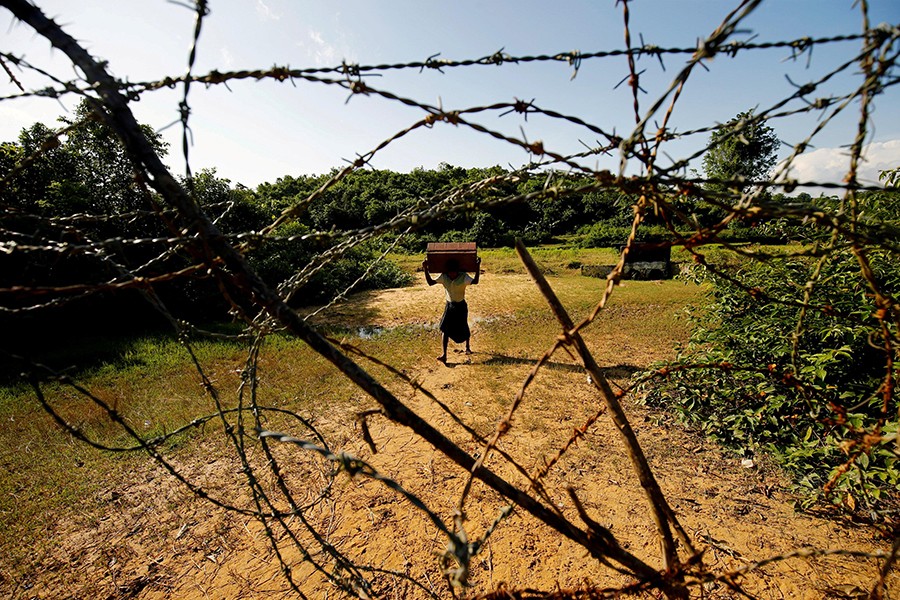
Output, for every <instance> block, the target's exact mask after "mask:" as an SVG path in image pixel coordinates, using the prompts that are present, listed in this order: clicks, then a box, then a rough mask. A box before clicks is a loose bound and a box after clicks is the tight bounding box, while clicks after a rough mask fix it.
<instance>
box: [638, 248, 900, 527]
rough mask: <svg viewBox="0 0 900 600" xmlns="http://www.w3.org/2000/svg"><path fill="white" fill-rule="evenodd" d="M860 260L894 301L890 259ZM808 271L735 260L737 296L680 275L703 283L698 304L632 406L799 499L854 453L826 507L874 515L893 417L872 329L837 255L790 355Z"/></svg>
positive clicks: (867, 297)
mask: <svg viewBox="0 0 900 600" xmlns="http://www.w3.org/2000/svg"><path fill="white" fill-rule="evenodd" d="M868 257H869V259H870V260H871V261H872V265H873V267H874V269H875V276H876V278H877V280H878V282H879V284H880V286H882V289H883V290H887V291H888V292H896V291H897V290H898V288H900V266H898V264H897V261H896V260H895V258H894V257H893V256H891V255H890V254H888V253H886V252H884V251H870V252H869V254H868ZM811 267H812V261H811V260H809V259H806V260H804V259H800V258H789V259H784V260H782V261H777V262H776V261H768V262H764V263H758V262H750V261H746V262H745V263H743V264H742V266H741V267H740V268H739V269H738V270H737V271H736V272H734V273H733V274H734V275H735V276H736V277H737V279H738V280H740V281H741V282H743V284H744V285H745V286H746V289H744V288H742V287H739V286H737V285H735V284H734V283H733V282H732V281H729V280H728V279H725V278H723V277H720V276H718V275H716V274H714V273H712V272H710V271H708V270H706V269H704V268H702V267H695V268H694V271H693V274H692V275H691V276H692V277H693V278H694V279H695V280H696V281H698V282H701V283H705V284H710V285H709V292H708V296H707V303H706V305H705V306H703V307H701V308H699V309H697V310H696V311H695V312H693V314H692V317H691V318H692V319H693V320H694V321H695V329H694V332H693V335H692V337H691V340H690V342H689V344H688V345H687V347H685V348H682V349H681V350H680V352H679V355H678V358H677V360H676V361H674V363H672V364H670V365H668V366H666V367H664V371H663V372H664V373H666V374H667V375H666V376H665V377H664V378H663V379H653V380H651V382H649V383H648V384H646V385H645V388H644V391H645V395H644V399H645V401H646V402H647V403H649V404H651V405H655V406H665V407H668V408H671V409H674V411H675V412H676V413H677V414H678V415H679V416H680V417H681V418H683V419H684V420H685V421H688V422H690V423H694V424H696V425H697V426H699V427H700V428H701V429H702V430H703V431H704V432H706V433H707V434H708V435H710V436H712V437H713V438H715V439H717V440H720V441H722V442H723V443H725V444H726V445H728V446H731V447H733V448H735V449H737V450H739V451H741V452H743V453H744V454H745V455H749V454H753V453H756V452H760V451H763V452H766V453H767V454H769V455H770V456H772V457H774V458H775V459H776V460H777V462H778V463H780V464H781V465H782V466H783V467H785V468H786V469H787V470H788V471H789V472H790V473H792V474H793V476H794V477H795V481H796V482H797V484H798V486H799V487H800V488H802V489H805V490H807V491H808V492H810V494H809V495H808V496H807V501H808V502H811V501H813V500H815V498H816V497H817V496H816V493H814V492H817V491H818V492H821V490H822V488H823V486H825V484H826V483H827V482H829V481H830V480H831V479H832V478H834V477H835V476H836V475H837V474H839V470H842V465H845V463H847V462H848V458H849V457H852V456H856V459H855V460H854V461H853V463H852V465H851V466H850V469H849V470H848V471H847V472H846V473H845V474H844V475H843V476H842V477H840V478H838V479H837V480H836V486H835V488H834V489H835V491H836V493H833V494H831V495H830V496H829V500H830V501H831V502H834V503H840V504H843V505H844V506H845V507H847V508H849V509H855V510H866V511H867V512H868V514H869V515H871V516H873V517H877V516H883V514H884V513H885V512H887V511H892V510H894V508H895V507H896V503H897V492H898V485H900V468H898V467H900V465H898V464H897V458H898V455H897V452H896V447H895V436H896V431H897V415H896V409H895V408H893V407H891V408H890V409H889V410H888V411H887V413H883V412H882V411H883V402H884V395H883V389H882V387H881V385H882V382H883V379H884V375H885V372H886V371H885V368H886V364H888V363H887V361H886V356H885V352H884V350H883V349H879V348H878V345H879V343H882V344H883V341H879V340H880V335H881V334H880V333H879V332H881V331H882V329H881V322H879V321H877V320H876V318H875V317H874V316H873V315H874V313H875V306H874V303H873V299H872V296H871V294H870V293H869V292H870V290H869V289H868V286H867V282H866V281H865V280H863V279H862V278H861V277H860V274H859V264H858V263H857V262H856V259H855V257H854V256H853V255H852V254H850V253H845V255H843V256H840V255H838V256H837V257H835V258H833V259H831V260H829V261H828V262H827V263H826V265H825V267H824V269H823V272H822V277H821V278H820V279H819V281H818V283H817V284H816V286H815V287H814V296H813V304H814V306H815V307H819V308H818V309H815V308H813V309H810V310H809V311H807V313H806V315H805V318H804V319H803V321H802V328H801V334H800V336H799V338H798V342H797V345H796V349H795V347H794V343H793V339H794V334H795V331H796V330H797V327H798V319H799V313H800V308H799V306H798V305H797V304H796V302H801V301H802V293H803V289H804V285H805V284H806V282H807V281H808V279H809V276H810V272H811ZM748 290H751V291H752V293H748ZM896 333H897V332H896V331H892V332H891V335H892V336H896ZM690 365H708V366H707V367H705V368H696V367H690ZM879 420H881V423H883V426H881V427H880V435H881V438H880V441H878V442H877V443H875V444H874V445H873V446H872V447H871V448H869V449H868V450H866V451H865V452H862V453H861V454H859V450H860V449H862V448H864V445H863V444H862V442H863V441H864V439H865V436H866V435H867V434H872V433H874V434H875V435H879V428H878V423H879ZM868 439H869V440H873V439H876V440H877V439H878V438H877V437H876V438H871V437H870V438H868Z"/></svg>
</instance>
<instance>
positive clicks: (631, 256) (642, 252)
mask: <svg viewBox="0 0 900 600" xmlns="http://www.w3.org/2000/svg"><path fill="white" fill-rule="evenodd" d="M614 268H615V265H584V266H582V267H581V274H582V275H585V276H587V277H606V276H607V275H609V274H610V273H612V270H613V269H614ZM674 273H675V269H674V268H673V266H672V247H671V246H667V245H662V244H650V243H641V242H635V243H634V244H632V245H631V248H630V249H629V251H628V256H626V257H625V268H624V269H622V278H623V279H637V280H642V281H649V280H656V279H671V278H672V276H673V275H674Z"/></svg>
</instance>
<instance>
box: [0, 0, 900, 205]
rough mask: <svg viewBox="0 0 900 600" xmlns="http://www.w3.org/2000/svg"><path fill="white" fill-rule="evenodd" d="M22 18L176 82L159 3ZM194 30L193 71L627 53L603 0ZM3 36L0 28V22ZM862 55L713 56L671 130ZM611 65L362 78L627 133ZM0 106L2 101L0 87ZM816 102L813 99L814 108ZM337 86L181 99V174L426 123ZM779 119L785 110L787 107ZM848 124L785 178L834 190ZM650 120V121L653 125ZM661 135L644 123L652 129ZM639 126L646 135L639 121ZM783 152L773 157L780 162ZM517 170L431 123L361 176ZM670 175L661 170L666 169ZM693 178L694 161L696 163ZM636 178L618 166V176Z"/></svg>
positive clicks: (627, 116) (780, 52)
mask: <svg viewBox="0 0 900 600" xmlns="http://www.w3.org/2000/svg"><path fill="white" fill-rule="evenodd" d="M36 2H37V4H38V5H39V6H41V7H42V8H43V10H44V11H45V12H46V13H47V14H48V15H50V16H53V17H56V18H57V20H58V21H59V22H60V23H61V24H63V25H64V26H65V27H66V29H67V31H69V32H70V33H72V34H73V35H74V36H75V37H76V38H77V39H79V40H80V41H81V42H83V43H84V45H85V46H86V47H87V48H88V49H89V50H90V51H91V52H92V54H94V55H95V56H97V57H101V58H103V59H106V60H108V61H109V65H110V69H111V70H112V72H113V73H114V74H115V75H116V76H118V77H120V78H127V79H129V80H131V81H144V80H155V79H160V78H162V77H164V76H166V75H180V74H182V73H183V72H184V71H185V69H186V64H187V54H188V49H189V46H190V42H191V35H192V32H193V26H194V23H193V13H192V12H191V11H190V10H188V9H187V8H185V7H184V6H181V5H178V4H175V3H172V2H167V1H165V0H118V1H113V0H105V1H101V0H80V1H79V2H71V1H66V0H54V1H49V0H48V1H42V0H36ZM736 4H737V2H730V1H726V0H633V1H632V2H630V3H629V7H630V13H631V32H632V38H633V39H632V44H633V45H638V44H639V43H640V37H639V35H642V36H643V40H644V42H646V43H648V44H654V45H657V46H660V47H693V46H696V43H697V40H698V39H699V38H702V37H706V36H707V35H708V34H709V33H710V32H711V31H712V30H713V29H714V28H715V27H716V26H717V25H718V24H719V23H720V22H721V20H722V18H723V17H724V16H725V15H726V14H727V13H728V12H729V11H730V10H731V9H732V8H734V7H735V6H736ZM210 6H211V10H212V12H211V14H210V15H209V17H208V18H207V19H206V21H205V22H204V26H203V33H202V35H201V38H200V45H199V53H198V59H197V64H196V66H195V72H198V73H204V72H207V71H210V70H213V69H217V70H219V71H228V70H237V69H266V68H269V67H271V66H273V65H287V66H290V67H292V68H303V67H316V66H335V65H339V64H340V63H341V62H342V61H346V62H348V63H359V64H364V65H372V64H381V63H406V62H411V61H418V60H424V59H425V58H427V57H429V56H432V55H435V54H438V53H440V58H446V59H453V60H462V59H473V58H478V57H481V56H485V55H489V54H493V53H494V52H496V51H498V50H500V49H501V48H503V50H504V52H505V53H507V54H510V55H513V56H528V55H536V54H556V53H559V52H568V51H571V50H580V51H582V52H595V51H603V50H614V49H621V48H624V46H625V43H624V27H623V19H622V9H621V6H616V3H615V1H614V0H594V1H587V0H584V1H578V2H555V3H549V2H540V1H530V0H529V1H519V2H500V1H494V2H488V1H484V0H482V1H480V2H474V1H468V0H463V1H457V2H452V3H447V2H440V3H439V2H431V1H423V0H419V1H412V0H393V1H387V0H385V1H381V2H375V1H372V0H368V1H364V0H357V1H329V2H308V1H302V2H298V1H289V0H213V1H212V2H210ZM870 17H871V20H872V22H873V23H874V24H877V23H880V22H886V23H889V24H892V25H894V26H897V25H898V24H900V2H898V1H897V0H870ZM4 19H5V21H6V23H3V24H4V26H7V25H8V26H7V27H5V35H4V37H3V38H2V39H3V43H2V44H0V50H3V51H5V52H10V53H12V54H15V55H17V56H24V57H25V58H26V59H27V60H28V61H29V62H31V63H33V64H35V65H37V66H41V67H42V68H44V69H47V70H50V71H51V72H53V73H56V74H58V75H59V76H60V77H62V78H65V79H71V78H72V77H73V71H72V68H71V67H70V66H67V65H66V64H65V62H64V60H62V56H61V55H60V53H59V52H55V51H52V50H51V49H50V48H49V47H48V45H47V43H46V42H44V41H43V40H41V39H39V38H37V36H35V34H34V33H33V32H31V31H30V30H29V29H28V28H27V27H26V26H24V25H21V24H17V23H15V22H14V21H13V19H12V18H11V16H10V15H8V14H4V12H3V10H2V9H0V20H4ZM0 22H2V21H0ZM860 24H861V16H860V14H859V10H858V9H857V8H854V7H853V6H852V1H851V0H846V1H845V0H770V1H768V2H764V3H763V4H762V6H761V7H760V8H759V9H758V10H757V11H756V12H755V13H754V14H753V15H752V16H751V17H750V18H749V19H748V20H747V21H746V22H745V24H744V25H745V27H744V29H746V30H747V31H745V32H742V33H740V34H738V35H737V36H736V38H735V39H747V38H749V37H751V36H754V35H755V36H756V38H755V41H759V42H763V41H780V40H790V39H797V38H801V37H804V36H809V37H821V36H831V35H838V34H848V33H855V32H858V31H859V29H860ZM859 47H860V42H858V41H857V42H845V43H839V44H832V45H829V46H827V47H825V46H820V47H816V48H815V49H814V51H813V54H812V60H811V64H810V65H809V66H808V67H807V61H806V57H805V56H804V57H803V58H802V59H801V60H797V61H790V60H786V59H787V58H788V57H789V54H790V53H789V51H787V50H784V49H775V50H758V51H753V52H745V53H741V54H739V55H738V56H737V57H736V58H731V57H727V56H719V57H716V58H715V59H714V60H712V61H710V62H708V63H707V67H708V69H709V70H708V71H706V70H702V69H701V70H696V71H695V72H694V74H693V75H692V77H691V79H690V80H689V82H688V85H687V86H686V90H685V93H684V95H683V97H682V98H681V100H680V101H679V103H678V105H677V106H676V109H675V113H674V115H673V120H672V125H674V127H675V128H676V130H678V131H686V130H689V129H693V128H697V127H703V126H708V125H712V124H714V123H716V122H723V121H726V120H728V119H729V118H731V117H733V116H734V115H735V114H737V113H738V112H740V111H743V110H746V109H748V108H752V107H759V108H760V109H765V108H767V107H769V106H771V105H772V104H773V103H775V102H777V101H778V100H780V99H781V98H784V97H786V96H787V95H789V94H790V93H791V92H792V91H793V88H792V87H791V85H790V83H789V82H788V81H787V79H786V76H788V77H790V78H791V80H793V81H794V82H797V83H801V84H802V83H806V82H808V81H812V80H815V79H816V78H818V77H820V76H821V75H822V74H824V73H827V72H828V71H830V70H831V69H833V68H834V67H835V66H836V65H838V64H840V63H841V62H843V61H845V60H847V59H848V58H849V57H852V56H853V55H854V53H855V52H856V51H857V50H858V48H859ZM686 60H687V56H686V55H677V56H667V57H665V58H664V62H665V67H666V70H665V71H664V70H663V69H662V68H661V66H660V64H659V62H658V61H657V60H656V59H653V58H650V57H645V58H643V59H641V60H640V61H639V63H638V68H639V69H642V70H645V72H644V74H643V75H642V79H641V85H642V87H643V88H644V89H645V90H646V91H647V93H646V94H641V98H640V101H641V110H642V111H643V110H645V109H646V108H647V107H649V106H650V105H651V104H652V102H653V101H654V100H655V99H656V98H657V97H658V96H660V94H662V93H663V92H664V91H665V90H666V88H667V87H668V86H669V84H670V82H671V80H672V78H673V77H674V76H675V74H676V73H677V72H678V71H679V70H680V68H681V67H682V66H683V65H684V62H685V61H686ZM627 73H628V71H627V64H626V59H625V58H624V57H614V58H602V59H592V60H586V61H584V62H583V63H582V64H581V67H580V70H579V72H578V75H577V77H575V78H574V79H572V74H573V69H572V67H570V66H569V65H566V64H565V63H558V62H553V63H547V62H543V63H528V64H509V63H507V64H504V65H503V66H501V67H496V66H475V67H468V68H458V69H447V70H445V71H444V72H443V73H440V72H437V71H432V70H426V71H425V72H422V73H420V72H419V71H418V70H404V71H388V72H384V73H383V76H380V77H372V78H366V83H367V84H368V85H370V86H373V87H376V88H379V89H382V90H387V91H391V92H393V93H395V94H397V95H400V96H405V97H409V98H412V99H415V100H417V101H420V102H424V103H428V104H434V105H437V104H439V103H440V104H441V105H442V106H443V107H444V108H445V109H464V108H469V107H475V106H482V105H487V104H492V103H495V102H508V101H512V100H513V99H514V98H519V99H525V100H532V99H534V101H535V104H537V105H539V106H541V107H543V108H546V109H552V110H555V111H558V112H560V113H565V114H571V115H576V116H578V117H580V118H582V119H583V120H585V121H588V122H590V123H592V124H595V125H597V126H600V127H602V128H603V129H604V130H607V131H613V130H615V131H616V132H617V133H619V134H627V133H629V132H630V131H631V129H632V127H633V126H634V112H633V108H632V98H631V92H630V89H629V88H628V87H627V86H626V85H620V86H619V87H618V88H616V84H618V83H619V82H620V81H621V80H622V79H623V78H624V77H625V76H626V75H627ZM16 75H17V77H18V78H19V79H20V80H21V81H22V82H23V83H24V84H25V85H26V86H27V87H30V88H42V87H46V86H47V85H49V83H48V82H47V81H46V80H45V79H43V78H42V77H40V76H38V75H36V74H34V73H32V72H17V73H16ZM0 81H2V83H0V95H2V96H7V95H13V94H15V93H16V88H15V87H14V86H13V85H12V84H11V83H8V82H7V81H6V78H3V79H2V80H0ZM859 81H860V75H859V73H858V69H856V68H852V69H850V70H849V71H848V72H847V73H846V74H845V75H842V76H840V77H837V78H836V79H835V80H834V81H833V82H831V83H829V85H828V86H827V88H823V89H821V90H820V91H819V92H818V93H817V94H815V96H818V95H824V94H826V93H847V92H849V91H851V90H852V89H854V88H855V86H857V85H858V84H859ZM180 95H181V90H180V89H178V90H163V91H158V92H153V93H152V94H146V95H145V96H144V97H143V98H142V99H141V101H140V102H137V103H134V104H133V106H132V109H133V110H134V112H135V113H136V115H137V116H138V119H139V120H140V121H142V122H144V123H147V124H149V125H151V126H153V127H155V128H162V127H164V126H165V125H168V124H169V123H171V122H173V121H174V120H176V119H177V116H178V102H179V100H180ZM815 96H814V97H815ZM347 97H348V94H347V92H346V91H345V90H343V89H340V88H337V87H336V86H325V85H322V84H316V83H309V82H302V81H298V82H294V83H293V84H292V83H291V82H282V83H277V82H273V81H263V82H255V81H235V82H232V83H230V84H229V89H226V88H225V87H224V86H221V85H220V86H213V87H211V88H209V89H207V88H205V87H203V86H196V85H195V86H193V87H192V92H191V96H190V104H191V107H192V109H193V112H192V116H191V129H192V133H193V145H192V147H191V149H190V160H191V167H192V168H193V170H194V171H197V170H199V169H201V168H216V169H217V172H218V174H219V176H221V177H225V178H228V179H230V180H231V181H232V182H234V183H242V184H244V185H247V186H250V187H254V186H256V185H257V184H259V183H261V182H263V181H274V180H275V179H277V178H278V177H280V176H283V175H300V174H318V173H324V172H327V171H328V170H329V169H331V168H333V167H341V166H343V165H344V164H346V163H345V162H344V160H346V159H353V158H354V157H355V156H356V155H357V154H363V153H365V152H367V151H369V150H370V149H372V148H374V147H375V146H376V145H377V144H378V143H379V142H381V141H382V140H384V139H386V138H388V137H389V136H391V135H393V134H394V133H396V132H398V131H400V130H402V129H404V128H405V127H408V126H409V125H411V124H412V123H414V122H416V121H418V120H419V119H421V118H422V117H423V116H424V115H423V114H422V112H421V111H420V110H418V109H416V108H410V107H406V106H402V105H400V104H398V103H395V102H390V101H387V100H385V99H382V98H378V97H374V96H354V97H353V98H351V99H350V100H349V101H347ZM76 102H77V101H76V99H75V98H74V97H66V98H63V99H62V101H61V103H60V102H57V101H56V100H52V99H44V98H41V99H12V100H4V101H2V102H0V140H4V141H5V140H14V139H15V138H16V136H17V135H18V132H19V130H20V129H21V128H22V127H25V126H27V125H30V124H31V123H33V122H35V121H43V122H44V123H46V124H48V125H54V123H55V121H56V119H57V117H58V116H60V115H64V114H66V110H71V109H72V108H74V106H75V104H76ZM792 106H800V104H799V103H795V104H793V105H792ZM898 107H900V90H898V89H896V88H891V89H889V90H888V91H887V92H886V93H885V94H882V95H880V96H878V97H877V98H876V101H875V112H874V115H873V119H872V129H871V133H870V135H869V138H868V139H867V142H868V143H869V144H870V146H869V150H868V157H869V161H868V162H867V163H866V164H865V166H864V169H863V175H864V176H865V177H866V179H867V180H868V181H869V182H874V178H875V176H876V175H875V174H876V173H877V170H878V169H884V168H890V167H896V166H900V108H898ZM858 115H859V111H858V108H857V107H856V106H853V107H851V108H850V109H848V110H847V111H846V114H844V115H842V116H841V117H840V118H837V119H835V120H834V122H832V123H831V124H830V125H829V126H828V127H827V128H826V129H825V130H824V131H823V132H822V133H821V134H819V135H817V137H816V138H815V139H814V140H813V144H814V147H813V148H811V149H810V151H809V152H808V153H807V154H806V155H805V156H803V157H801V159H800V160H798V161H797V163H796V167H797V168H796V170H795V172H794V173H793V174H794V175H795V176H797V177H798V178H800V179H813V180H833V181H840V179H841V178H842V176H843V175H844V173H846V169H847V164H848V160H847V157H846V150H845V149H843V148H842V147H841V146H845V145H846V144H848V143H849V142H851V141H852V140H853V137H854V135H855V129H856V126H857V125H856V123H857V120H858ZM659 117H661V115H659ZM473 120H475V121H477V122H479V123H481V124H483V125H484V126H486V127H489V128H491V129H495V130H498V131H501V132H503V133H505V134H507V135H512V136H515V137H519V138H521V137H522V135H523V132H524V135H525V137H526V138H527V139H528V141H535V140H542V141H543V143H544V146H545V147H546V148H548V149H552V150H554V151H556V152H558V153H560V154H569V153H574V152H578V151H580V150H581V149H583V145H582V143H588V144H593V143H594V142H595V140H596V135H595V134H592V133H590V132H589V131H587V130H584V129H579V128H576V127H573V126H571V125H567V124H564V123H561V122H560V121H558V120H554V119H548V118H540V117H539V116H538V115H531V116H530V117H529V118H528V120H527V121H526V120H525V119H523V118H522V116H521V115H517V114H509V115H506V116H502V117H501V116H499V113H485V114H483V115H480V116H478V117H475V118H474V119H473ZM657 120H658V119H657ZM651 123H652V121H651ZM771 124H772V126H773V127H774V128H775V130H776V133H777V134H778V135H779V137H780V138H781V139H782V140H783V141H785V142H787V143H789V144H795V143H797V142H799V141H801V140H802V139H804V138H805V137H806V136H807V135H809V133H810V132H811V131H812V128H813V127H814V126H815V124H816V119H815V116H813V115H810V116H801V117H792V118H790V119H781V120H777V121H773V122H772V123H771ZM163 135H164V136H165V138H166V139H167V140H168V141H169V142H170V143H171V144H172V145H171V148H170V155H169V157H168V159H167V162H168V164H169V165H170V166H171V167H172V168H173V170H175V171H176V172H184V168H185V167H184V160H183V156H182V155H181V142H180V138H181V129H180V126H178V125H176V126H173V127H170V128H168V129H166V130H165V131H164V134H163ZM707 137H708V136H707V135H706V134H703V135H699V136H696V137H695V138H693V139H685V140H682V141H678V142H672V143H670V144H668V146H667V147H665V148H664V149H665V150H666V151H667V152H668V154H669V155H670V156H672V157H673V158H675V159H678V158H681V157H682V156H684V155H686V154H688V153H690V152H692V151H694V150H695V149H696V148H698V147H702V145H703V143H704V142H705V141H706V139H707ZM787 151H788V149H787V147H785V148H784V151H783V153H782V154H784V153H786V152H787ZM528 159H529V157H528V155H527V153H526V152H524V151H523V150H522V149H519V148H515V147H513V146H511V145H509V144H507V143H504V142H500V141H495V140H493V139H490V138H487V137H485V136H483V135H480V134H477V133H475V132H473V131H471V130H468V129H465V128H458V127H454V126H452V125H448V124H442V123H441V124H437V125H436V126H435V127H433V128H431V129H427V130H424V129H423V130H419V131H416V132H414V133H413V134H411V135H409V136H407V137H405V138H404V139H402V140H401V141H399V142H396V143H394V144H392V145H391V146H389V147H388V148H387V149H386V150H384V151H383V152H380V153H379V154H377V155H376V157H375V158H374V159H373V161H372V166H373V167H375V168H385V169H393V170H398V171H408V170H410V169H413V168H416V167H424V168H433V167H436V166H437V165H439V164H440V163H442V162H446V163H450V164H453V165H459V166H465V167H469V166H491V165H502V166H519V165H522V164H524V163H526V162H527V161H528ZM666 162H668V160H667V159H666V160H664V161H663V164H665V163H666ZM584 164H586V165H587V166H589V167H600V168H610V169H612V170H616V169H618V160H617V158H613V157H610V158H599V159H598V158H592V159H588V161H587V162H585V163H584ZM694 166H695V167H696V168H698V169H699V168H700V165H699V162H697V163H695V164H694ZM630 168H633V167H632V166H629V169H630Z"/></svg>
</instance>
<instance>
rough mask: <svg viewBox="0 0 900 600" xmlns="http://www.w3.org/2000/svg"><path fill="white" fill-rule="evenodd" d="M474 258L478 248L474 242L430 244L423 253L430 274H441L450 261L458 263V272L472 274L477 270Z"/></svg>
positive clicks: (476, 255)
mask: <svg viewBox="0 0 900 600" xmlns="http://www.w3.org/2000/svg"><path fill="white" fill-rule="evenodd" d="M476 258H478V248H477V247H476V246H475V242H431V243H429V244H428V248H427V250H426V253H425V260H426V261H428V271H429V272H431V273H443V272H444V270H445V269H446V265H447V261H448V260H450V259H455V260H456V262H457V263H459V270H460V271H465V272H467V273H474V272H475V270H476V269H477V268H478V263H476V262H475V259H476Z"/></svg>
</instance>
